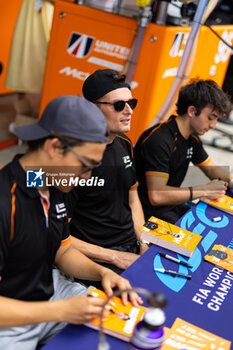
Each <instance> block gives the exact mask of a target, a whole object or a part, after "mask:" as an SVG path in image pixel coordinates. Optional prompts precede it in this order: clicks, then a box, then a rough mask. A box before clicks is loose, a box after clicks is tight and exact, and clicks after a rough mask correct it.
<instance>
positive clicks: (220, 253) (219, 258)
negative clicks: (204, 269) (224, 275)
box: [204, 244, 233, 272]
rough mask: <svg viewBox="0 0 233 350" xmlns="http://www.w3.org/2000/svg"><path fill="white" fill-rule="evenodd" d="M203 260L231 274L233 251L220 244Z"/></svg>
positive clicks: (232, 270) (232, 269)
mask: <svg viewBox="0 0 233 350" xmlns="http://www.w3.org/2000/svg"><path fill="white" fill-rule="evenodd" d="M204 259H205V260H206V261H209V262H210V263H212V264H214V265H217V266H219V267H221V268H223V269H225V270H228V271H230V272H233V250H232V249H229V248H227V247H224V246H223V245H221V244H215V245H214V246H213V248H212V249H211V250H210V251H209V252H208V254H207V255H206V256H205V257H204Z"/></svg>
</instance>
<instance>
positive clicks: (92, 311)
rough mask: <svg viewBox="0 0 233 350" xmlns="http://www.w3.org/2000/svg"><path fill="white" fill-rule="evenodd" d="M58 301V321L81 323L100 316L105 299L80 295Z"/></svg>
mask: <svg viewBox="0 0 233 350" xmlns="http://www.w3.org/2000/svg"><path fill="white" fill-rule="evenodd" d="M59 302H60V304H61V305H59V307H58V308H57V312H58V313H60V317H59V318H60V322H68V323H73V324H82V323H86V322H90V321H91V320H92V319H93V318H95V317H99V316H100V313H101V310H102V307H103V305H104V302H105V300H103V299H101V298H89V297H88V296H84V295H80V296H73V297H70V298H68V299H66V300H62V301H61V300H59Z"/></svg>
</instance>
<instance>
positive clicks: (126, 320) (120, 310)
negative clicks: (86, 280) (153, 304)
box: [86, 289, 147, 342]
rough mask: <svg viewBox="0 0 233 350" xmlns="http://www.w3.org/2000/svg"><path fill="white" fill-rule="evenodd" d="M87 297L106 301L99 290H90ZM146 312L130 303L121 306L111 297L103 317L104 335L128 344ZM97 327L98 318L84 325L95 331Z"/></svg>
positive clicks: (141, 307)
mask: <svg viewBox="0 0 233 350" xmlns="http://www.w3.org/2000/svg"><path fill="white" fill-rule="evenodd" d="M88 295H89V296H92V297H95V298H102V299H104V300H107V296H106V294H105V293H104V292H103V291H101V290H99V289H90V290H89V291H88ZM146 310H147V308H146V307H144V306H138V307H135V306H133V305H132V303H131V302H130V301H128V304H127V305H123V303H122V301H121V298H119V297H113V298H112V299H111V300H110V301H109V303H108V304H107V305H106V306H105V311H104V317H103V331H104V333H106V334H109V335H112V336H113V337H116V338H120V339H122V340H125V341H128V342H129V341H130V338H131V336H132V335H133V331H134V327H135V325H136V324H137V323H138V322H139V321H140V320H141V319H142V317H143V314H144V312H145V311H146ZM99 325H100V319H99V317H97V318H95V319H93V320H92V321H91V322H89V323H86V326H88V327H90V328H93V329H96V330H99Z"/></svg>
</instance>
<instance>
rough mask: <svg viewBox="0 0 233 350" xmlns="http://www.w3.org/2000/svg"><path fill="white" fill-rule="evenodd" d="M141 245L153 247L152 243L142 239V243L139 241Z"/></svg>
mask: <svg viewBox="0 0 233 350" xmlns="http://www.w3.org/2000/svg"><path fill="white" fill-rule="evenodd" d="M141 244H146V245H148V247H150V246H151V243H150V242H148V241H145V240H144V239H141V240H140V241H137V245H141Z"/></svg>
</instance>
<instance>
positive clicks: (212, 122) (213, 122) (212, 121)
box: [210, 119, 217, 129]
mask: <svg viewBox="0 0 233 350" xmlns="http://www.w3.org/2000/svg"><path fill="white" fill-rule="evenodd" d="M216 124H217V119H213V120H211V122H210V128H211V129H215V128H216Z"/></svg>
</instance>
